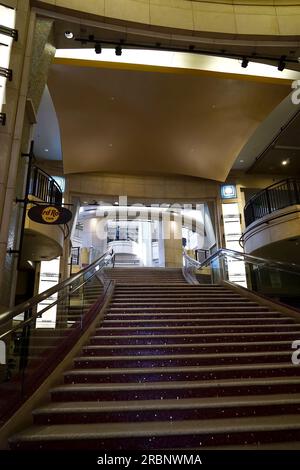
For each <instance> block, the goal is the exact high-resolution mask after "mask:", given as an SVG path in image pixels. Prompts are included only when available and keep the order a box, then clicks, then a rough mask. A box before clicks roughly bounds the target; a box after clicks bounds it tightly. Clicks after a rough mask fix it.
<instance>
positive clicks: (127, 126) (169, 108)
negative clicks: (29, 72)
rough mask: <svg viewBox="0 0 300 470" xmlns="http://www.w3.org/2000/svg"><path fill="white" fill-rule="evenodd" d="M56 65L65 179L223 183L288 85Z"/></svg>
mask: <svg viewBox="0 0 300 470" xmlns="http://www.w3.org/2000/svg"><path fill="white" fill-rule="evenodd" d="M80 65H81V66H77V65H74V64H66V65H62V64H54V65H52V67H51V70H50V75H49V82H48V84H49V88H50V92H51V95H52V98H53V102H54V105H55V108H56V112H57V115H58V120H59V124H60V132H61V141H62V152H63V162H64V170H65V172H66V173H83V172H92V171H98V172H99V171H100V172H110V173H119V174H120V173H125V174H126V173H127V174H151V173H154V174H182V175H191V176H197V177H202V178H208V179H214V180H219V181H224V180H225V179H226V177H227V175H228V172H229V171H230V169H231V167H232V165H233V163H234V161H235V159H236V157H237V155H238V154H239V152H240V150H241V149H242V148H243V146H244V144H245V143H246V141H247V140H248V139H249V137H250V136H251V134H252V133H253V132H254V131H255V129H256V128H257V126H258V125H259V124H260V123H261V122H262V121H263V120H264V119H265V118H266V116H267V115H268V114H269V113H270V112H271V111H272V110H273V109H274V108H275V107H276V106H277V105H278V104H279V103H280V102H281V101H282V100H283V99H284V98H285V97H286V96H287V95H288V93H289V91H290V87H289V85H287V84H282V85H281V84H277V83H270V82H269V81H268V82H265V81H262V80H260V81H255V80H245V79H244V80H243V79H236V78H234V79H233V78H232V76H228V75H226V74H224V75H220V74H219V75H218V74H207V73H206V74H205V73H199V74H195V73H187V72H181V73H178V72H177V73H175V72H174V73H173V72H170V71H168V73H163V72H160V71H159V72H158V71H142V70H133V69H122V68H114V69H113V68H105V67H100V68H99V67H93V66H82V65H83V64H82V62H81V63H80Z"/></svg>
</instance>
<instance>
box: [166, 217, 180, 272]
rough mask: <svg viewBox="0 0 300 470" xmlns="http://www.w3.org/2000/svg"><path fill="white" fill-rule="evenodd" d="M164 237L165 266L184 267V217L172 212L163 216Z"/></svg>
mask: <svg viewBox="0 0 300 470" xmlns="http://www.w3.org/2000/svg"><path fill="white" fill-rule="evenodd" d="M162 223H163V237H164V251H165V267H166V268H181V267H182V218H181V216H180V215H176V214H171V217H170V218H169V217H167V216H166V217H163V221H162Z"/></svg>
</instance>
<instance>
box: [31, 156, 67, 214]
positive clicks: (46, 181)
mask: <svg viewBox="0 0 300 470" xmlns="http://www.w3.org/2000/svg"><path fill="white" fill-rule="evenodd" d="M29 194H30V195H31V196H35V197H37V198H38V199H41V200H42V201H44V202H46V203H48V204H54V205H57V206H61V204H62V198H63V193H62V190H61V188H60V186H59V185H58V184H57V182H56V181H55V179H54V178H52V176H50V175H48V173H46V172H45V171H44V170H41V168H39V167H37V166H35V165H32V167H31V174H30V185H29Z"/></svg>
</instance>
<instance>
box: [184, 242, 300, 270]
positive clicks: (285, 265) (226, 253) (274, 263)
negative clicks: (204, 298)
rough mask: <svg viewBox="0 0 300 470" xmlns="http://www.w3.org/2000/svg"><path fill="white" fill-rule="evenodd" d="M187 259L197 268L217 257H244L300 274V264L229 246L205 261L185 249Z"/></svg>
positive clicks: (255, 262) (246, 259)
mask: <svg viewBox="0 0 300 470" xmlns="http://www.w3.org/2000/svg"><path fill="white" fill-rule="evenodd" d="M183 255H184V257H185V259H187V261H188V262H189V263H190V264H192V265H193V266H195V267H197V269H201V268H204V267H205V266H207V265H208V264H210V263H211V262H212V261H213V260H214V259H216V258H221V257H222V256H230V257H231V258H235V259H241V258H242V259H243V260H244V261H247V262H249V263H251V264H260V265H265V266H268V267H272V268H275V269H278V270H280V271H286V272H290V273H293V274H295V273H296V274H299V275H300V265H298V264H296V263H284V262H283V261H273V260H270V259H266V258H260V257H257V256H253V255H248V254H246V253H243V252H241V251H234V250H229V249H227V248H220V249H219V250H218V251H216V252H215V253H213V254H212V255H211V256H209V257H208V258H206V259H205V260H204V261H202V262H200V261H197V260H195V259H193V258H191V257H190V256H189V255H188V254H187V253H186V252H185V251H184V253H183Z"/></svg>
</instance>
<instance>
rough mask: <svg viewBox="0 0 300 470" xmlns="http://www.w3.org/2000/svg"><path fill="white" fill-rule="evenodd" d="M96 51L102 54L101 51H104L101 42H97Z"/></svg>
mask: <svg viewBox="0 0 300 470" xmlns="http://www.w3.org/2000/svg"><path fill="white" fill-rule="evenodd" d="M95 52H96V54H101V52H102V47H101V44H100V43H99V42H97V43H96V44H95Z"/></svg>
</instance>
